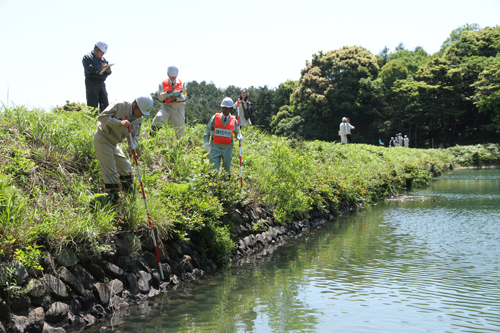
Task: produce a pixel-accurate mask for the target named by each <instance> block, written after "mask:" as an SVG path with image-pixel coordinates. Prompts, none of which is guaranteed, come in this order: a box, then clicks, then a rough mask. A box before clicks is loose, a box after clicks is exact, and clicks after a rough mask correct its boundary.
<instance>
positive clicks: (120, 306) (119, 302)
mask: <svg viewBox="0 0 500 333" xmlns="http://www.w3.org/2000/svg"><path fill="white" fill-rule="evenodd" d="M128 307H129V304H128V303H127V302H126V301H125V299H124V298H121V297H119V296H116V295H115V296H113V297H112V298H111V300H110V301H109V308H110V309H111V310H113V311H123V310H126V309H128Z"/></svg>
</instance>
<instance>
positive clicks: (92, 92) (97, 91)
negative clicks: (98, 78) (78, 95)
mask: <svg viewBox="0 0 500 333" xmlns="http://www.w3.org/2000/svg"><path fill="white" fill-rule="evenodd" d="M85 90H86V93H87V105H88V106H92V107H94V108H96V109H99V110H101V112H102V111H104V109H105V108H107V107H108V105H109V101H108V92H107V91H106V84H105V83H104V82H101V83H95V82H92V81H91V80H89V79H85Z"/></svg>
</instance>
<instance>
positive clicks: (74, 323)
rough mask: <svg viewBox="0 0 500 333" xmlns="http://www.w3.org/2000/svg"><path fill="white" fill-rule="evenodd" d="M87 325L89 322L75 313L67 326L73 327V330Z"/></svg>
mask: <svg viewBox="0 0 500 333" xmlns="http://www.w3.org/2000/svg"><path fill="white" fill-rule="evenodd" d="M85 326H87V322H86V321H85V320H84V319H83V318H82V317H80V316H75V315H73V316H71V317H70V318H69V319H68V325H67V327H68V328H71V329H72V330H76V329H78V330H79V329H80V328H83V327H85Z"/></svg>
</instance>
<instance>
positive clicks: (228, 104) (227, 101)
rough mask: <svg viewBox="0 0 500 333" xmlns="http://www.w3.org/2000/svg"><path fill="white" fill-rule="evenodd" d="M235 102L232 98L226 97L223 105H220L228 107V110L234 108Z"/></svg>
mask: <svg viewBox="0 0 500 333" xmlns="http://www.w3.org/2000/svg"><path fill="white" fill-rule="evenodd" d="M233 104H234V103H233V100H232V99H231V97H226V98H224V99H223V100H222V103H220V106H222V107H226V108H232V107H233Z"/></svg>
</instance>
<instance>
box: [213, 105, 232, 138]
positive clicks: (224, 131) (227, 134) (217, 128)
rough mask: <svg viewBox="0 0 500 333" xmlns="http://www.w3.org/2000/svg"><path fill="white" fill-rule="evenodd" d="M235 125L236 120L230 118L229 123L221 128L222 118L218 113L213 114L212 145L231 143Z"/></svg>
mask: <svg viewBox="0 0 500 333" xmlns="http://www.w3.org/2000/svg"><path fill="white" fill-rule="evenodd" d="M235 123H236V118H235V117H234V116H231V118H230V120H229V122H228V123H227V124H226V126H222V117H221V114H220V113H216V114H215V124H214V135H213V137H212V138H213V140H214V143H218V144H222V145H228V144H230V143H231V142H233V132H234V124H235Z"/></svg>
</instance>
